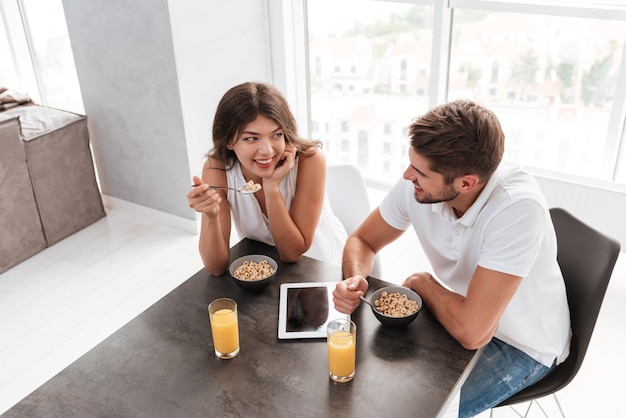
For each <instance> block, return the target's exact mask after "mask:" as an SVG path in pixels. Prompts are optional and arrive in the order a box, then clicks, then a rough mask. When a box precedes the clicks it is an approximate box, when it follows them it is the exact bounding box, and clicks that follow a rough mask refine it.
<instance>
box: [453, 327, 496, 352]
mask: <svg viewBox="0 0 626 418" xmlns="http://www.w3.org/2000/svg"><path fill="white" fill-rule="evenodd" d="M494 332H495V330H493V331H489V332H485V331H484V330H476V329H470V328H469V327H468V328H464V329H463V330H462V332H460V333H457V335H455V336H454V338H455V339H456V340H457V341H458V342H459V344H461V345H462V346H463V348H465V349H466V350H478V349H479V348H480V347H482V346H484V345H486V344H487V343H488V342H489V341H491V339H492V338H493V334H494Z"/></svg>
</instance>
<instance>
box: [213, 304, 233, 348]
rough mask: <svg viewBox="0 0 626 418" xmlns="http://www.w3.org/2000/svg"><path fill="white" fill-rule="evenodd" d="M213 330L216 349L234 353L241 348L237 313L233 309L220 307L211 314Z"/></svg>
mask: <svg viewBox="0 0 626 418" xmlns="http://www.w3.org/2000/svg"><path fill="white" fill-rule="evenodd" d="M211 332H212V333H213V344H214V346H215V351H218V352H220V353H222V354H228V353H233V352H235V351H237V350H238V348H239V327H238V326H237V313H236V312H235V311H234V310H232V309H218V310H217V311H216V312H214V313H213V314H212V315H211Z"/></svg>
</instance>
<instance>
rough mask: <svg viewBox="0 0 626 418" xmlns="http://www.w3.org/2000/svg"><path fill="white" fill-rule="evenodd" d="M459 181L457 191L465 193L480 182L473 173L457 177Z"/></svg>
mask: <svg viewBox="0 0 626 418" xmlns="http://www.w3.org/2000/svg"><path fill="white" fill-rule="evenodd" d="M458 181H459V183H458V185H459V192H461V193H467V192H470V191H472V190H474V188H475V187H476V186H477V185H478V184H479V183H480V179H479V178H478V176H477V175H475V174H466V175H464V176H462V177H459V179H458Z"/></svg>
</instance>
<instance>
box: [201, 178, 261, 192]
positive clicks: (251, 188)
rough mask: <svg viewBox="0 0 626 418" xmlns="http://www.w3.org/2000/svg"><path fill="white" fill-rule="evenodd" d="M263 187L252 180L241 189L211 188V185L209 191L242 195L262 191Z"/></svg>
mask: <svg viewBox="0 0 626 418" xmlns="http://www.w3.org/2000/svg"><path fill="white" fill-rule="evenodd" d="M196 186H197V185H194V187H196ZM261 187H262V186H261V185H260V184H259V183H255V182H254V181H253V180H250V181H249V182H247V183H246V184H244V185H243V186H242V187H239V188H235V187H226V186H210V185H209V189H221V190H234V191H236V192H239V193H242V194H252V193H256V192H258V191H259V190H261Z"/></svg>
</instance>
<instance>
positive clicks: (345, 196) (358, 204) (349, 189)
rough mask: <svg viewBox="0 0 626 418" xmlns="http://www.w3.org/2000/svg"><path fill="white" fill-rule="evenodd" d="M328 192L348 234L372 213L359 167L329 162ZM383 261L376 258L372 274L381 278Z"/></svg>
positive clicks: (327, 174) (331, 204)
mask: <svg viewBox="0 0 626 418" xmlns="http://www.w3.org/2000/svg"><path fill="white" fill-rule="evenodd" d="M326 193H327V194H328V199H329V200H330V206H331V207H332V209H333V212H334V213H335V215H336V216H337V217H338V218H339V220H340V221H341V223H343V226H344V227H345V228H346V231H347V232H348V234H351V233H352V232H353V231H354V230H355V229H356V228H357V227H358V226H359V225H360V224H361V222H363V221H364V220H365V218H366V217H367V215H369V213H370V202H369V197H368V195H367V187H366V185H365V181H364V180H363V176H362V175H361V172H360V171H359V169H358V168H357V167H355V166H353V165H350V164H329V165H328V166H327V167H326ZM381 270H382V269H381V262H380V257H379V256H378V255H377V256H376V258H375V259H374V267H373V269H372V276H373V277H376V278H381V276H380V275H381V273H382V271H381Z"/></svg>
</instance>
